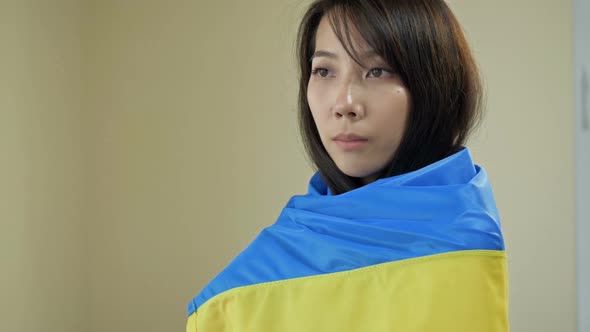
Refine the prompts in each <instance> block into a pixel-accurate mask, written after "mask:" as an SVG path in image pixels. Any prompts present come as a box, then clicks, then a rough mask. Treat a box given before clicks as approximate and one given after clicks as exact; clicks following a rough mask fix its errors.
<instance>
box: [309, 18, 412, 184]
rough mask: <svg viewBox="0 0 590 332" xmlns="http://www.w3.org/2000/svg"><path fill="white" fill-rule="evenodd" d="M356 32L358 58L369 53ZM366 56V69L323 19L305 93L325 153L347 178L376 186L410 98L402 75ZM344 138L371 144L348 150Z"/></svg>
mask: <svg viewBox="0 0 590 332" xmlns="http://www.w3.org/2000/svg"><path fill="white" fill-rule="evenodd" d="M352 33H353V34H352V36H353V41H354V44H353V45H354V47H355V49H357V50H359V51H360V52H359V53H360V54H365V53H364V52H368V51H370V49H369V48H368V47H367V45H366V43H365V42H364V41H363V40H362V38H359V37H358V33H356V32H355V31H352ZM322 52H329V53H331V54H332V55H326V54H323V53H322ZM368 54H369V53H367V57H366V58H363V61H362V62H363V63H365V64H366V66H367V68H363V67H361V66H360V65H358V64H357V63H356V62H355V61H354V60H353V59H352V58H351V57H350V56H349V55H348V53H346V51H345V49H344V47H343V46H342V44H341V43H340V41H339V40H338V37H337V36H336V34H335V33H334V31H333V30H332V27H331V26H330V23H329V21H328V18H327V17H326V16H324V17H323V18H322V20H321V21H320V24H319V27H318V30H317V33H316V44H315V54H314V57H312V63H311V67H312V75H311V77H310V79H309V82H308V90H307V100H308V102H309V107H310V109H311V113H312V116H313V119H314V121H315V123H316V126H317V129H318V132H319V134H320V138H321V141H322V144H323V145H324V147H325V149H326V151H327V152H328V154H329V155H330V157H331V158H332V160H333V161H334V162H335V164H336V165H337V167H338V168H339V169H340V170H341V171H342V172H343V173H344V174H346V175H348V176H352V177H358V178H361V182H362V183H363V184H368V183H371V182H373V181H375V180H376V179H377V175H376V173H378V172H379V171H380V170H381V169H382V168H384V167H385V166H386V165H387V164H388V163H389V162H390V161H391V160H392V158H393V156H394V154H395V151H396V150H397V148H398V146H399V144H400V142H401V139H402V137H403V134H404V131H405V127H406V125H405V124H406V119H407V117H408V113H409V112H410V93H409V91H408V90H407V89H406V87H405V86H404V85H403V83H402V81H401V79H400V78H399V76H398V75H396V74H395V73H394V72H392V71H391V67H390V66H389V65H388V64H387V62H385V61H384V60H383V59H382V58H381V57H380V56H378V55H374V54H373V55H368ZM340 133H346V134H348V133H354V134H356V135H359V136H362V137H365V138H367V142H366V143H365V144H363V145H362V147H360V148H355V149H351V148H350V147H349V148H345V147H343V146H342V145H341V144H338V143H337V142H336V141H334V140H333V138H334V137H335V136H336V135H338V134H340Z"/></svg>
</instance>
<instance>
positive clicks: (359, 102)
mask: <svg viewBox="0 0 590 332" xmlns="http://www.w3.org/2000/svg"><path fill="white" fill-rule="evenodd" d="M362 94H363V92H362V87H360V86H359V84H358V83H356V82H355V81H354V80H353V79H349V80H347V81H346V82H344V83H343V84H342V85H341V86H340V89H339V91H338V94H337V97H336V101H335V102H334V105H333V112H332V113H333V114H334V117H336V118H341V117H346V118H349V119H350V120H355V121H356V120H360V119H361V118H364V116H365V109H364V105H363V98H362V97H363V96H362Z"/></svg>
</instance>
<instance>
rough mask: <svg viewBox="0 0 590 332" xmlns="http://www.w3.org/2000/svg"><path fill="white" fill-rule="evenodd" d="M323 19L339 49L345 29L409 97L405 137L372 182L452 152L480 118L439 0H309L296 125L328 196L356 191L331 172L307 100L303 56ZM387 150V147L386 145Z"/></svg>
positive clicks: (456, 32) (460, 44) (464, 60)
mask: <svg viewBox="0 0 590 332" xmlns="http://www.w3.org/2000/svg"><path fill="white" fill-rule="evenodd" d="M324 15H327V17H328V18H329V20H330V24H331V26H332V29H333V30H334V32H335V34H336V35H337V37H338V39H339V40H340V42H341V43H342V45H343V47H344V48H345V49H346V52H347V53H348V54H349V55H350V56H351V57H352V58H353V59H354V61H356V62H357V63H358V64H360V65H362V62H361V61H360V60H359V59H360V57H359V56H358V51H357V50H355V49H354V47H352V39H351V25H352V27H354V29H355V30H356V31H358V32H359V33H360V35H361V37H362V38H363V39H364V41H365V42H366V43H367V45H368V46H369V47H371V48H372V49H373V50H375V51H376V52H377V53H378V54H379V55H380V56H381V57H382V58H383V60H385V61H386V62H387V63H388V65H389V66H391V68H393V69H394V71H395V72H396V73H397V74H398V75H399V77H400V78H401V80H402V82H403V83H404V85H405V86H406V88H407V89H408V91H409V93H410V95H411V106H410V107H411V111H410V113H409V117H408V120H407V123H406V128H405V129H406V130H405V134H404V136H403V138H402V140H401V143H400V145H399V147H398V149H397V151H396V152H395V154H394V157H393V159H392V160H391V162H390V163H389V164H388V165H386V166H385V167H384V168H383V169H382V170H381V171H380V172H379V174H378V178H384V177H390V176H394V175H398V174H403V173H407V172H411V171H414V170H417V169H419V168H422V167H424V166H427V165H429V164H431V163H433V162H436V161H438V160H440V159H443V158H445V157H447V156H449V155H451V154H453V153H455V152H457V151H459V150H460V149H461V148H462V147H463V144H464V143H465V141H466V140H467V138H468V136H469V134H470V133H471V132H472V130H473V129H474V128H475V127H476V126H477V124H478V123H479V120H480V118H481V100H482V89H481V82H480V78H479V74H478V70H477V66H476V64H475V62H474V60H473V57H472V55H471V51H470V49H469V46H468V45H467V42H466V40H465V37H464V35H463V32H462V30H461V27H460V25H459V23H458V21H457V19H456V18H455V16H454V15H453V13H452V12H451V10H450V9H449V8H448V7H447V5H446V3H445V2H444V1H443V0H317V1H315V2H313V3H312V4H311V5H310V7H309V9H308V10H307V12H306V13H305V14H304V17H303V20H302V22H301V24H300V26H299V31H298V36H297V43H298V49H297V57H298V61H299V66H300V78H299V79H300V82H299V113H298V116H299V127H300V131H301V135H302V139H303V144H304V146H305V150H306V152H307V154H308V156H309V157H310V158H311V161H312V162H313V163H314V164H315V166H316V167H317V168H318V169H319V171H320V174H321V176H322V178H323V180H324V181H325V182H326V183H327V184H328V186H329V187H330V189H331V190H332V192H333V193H334V194H336V195H337V194H340V193H344V192H347V191H349V190H352V189H355V188H358V187H360V186H362V184H361V182H360V179H359V178H354V177H350V176H348V175H346V174H344V173H343V172H342V171H340V170H339V169H338V167H337V166H336V164H335V163H334V161H333V160H332V159H331V158H330V156H329V155H328V153H327V151H326V150H325V148H324V146H323V144H322V142H321V140H320V136H319V133H318V130H317V127H316V124H315V121H314V120H313V117H312V114H311V110H310V108H309V103H308V101H307V84H308V81H309V78H310V75H311V57H312V55H313V53H314V51H315V35H316V31H317V28H318V25H319V22H320V20H321V18H322V17H323V16H324ZM392 148H393V147H392Z"/></svg>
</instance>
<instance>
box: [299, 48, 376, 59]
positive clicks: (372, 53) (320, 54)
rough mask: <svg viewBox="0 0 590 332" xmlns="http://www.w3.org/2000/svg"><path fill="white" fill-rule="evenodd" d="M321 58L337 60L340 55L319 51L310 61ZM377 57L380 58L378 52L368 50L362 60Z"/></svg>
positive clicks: (363, 54)
mask: <svg viewBox="0 0 590 332" xmlns="http://www.w3.org/2000/svg"><path fill="white" fill-rule="evenodd" d="M319 57H325V58H330V59H337V58H338V55H337V54H336V53H332V52H328V51H324V50H318V51H315V52H314V53H313V55H312V56H311V59H310V61H311V60H313V59H314V58H319ZM376 57H380V55H379V54H377V52H375V51H374V50H368V51H365V52H363V53H362V54H361V58H363V59H367V58H376Z"/></svg>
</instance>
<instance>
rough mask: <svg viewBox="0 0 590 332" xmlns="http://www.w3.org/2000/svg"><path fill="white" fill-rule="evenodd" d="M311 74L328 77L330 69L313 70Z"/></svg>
mask: <svg viewBox="0 0 590 332" xmlns="http://www.w3.org/2000/svg"><path fill="white" fill-rule="evenodd" d="M311 73H312V74H313V75H319V76H321V77H327V76H328V69H326V68H315V69H314V70H312V72H311Z"/></svg>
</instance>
